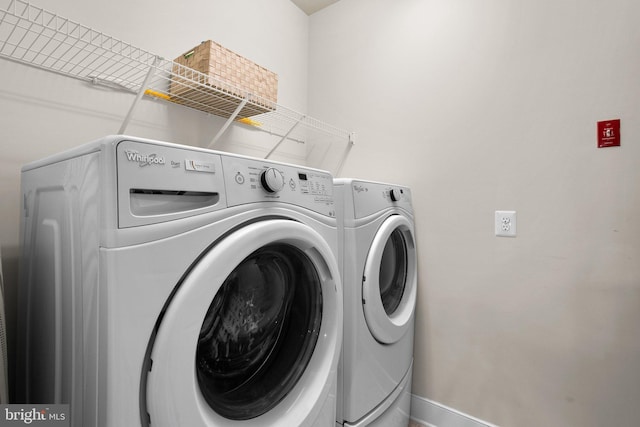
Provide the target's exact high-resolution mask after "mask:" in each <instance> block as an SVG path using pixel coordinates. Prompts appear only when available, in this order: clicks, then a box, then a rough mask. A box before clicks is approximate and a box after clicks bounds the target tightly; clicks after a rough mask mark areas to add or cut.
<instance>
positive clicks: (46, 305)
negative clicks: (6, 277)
mask: <svg viewBox="0 0 640 427" xmlns="http://www.w3.org/2000/svg"><path fill="white" fill-rule="evenodd" d="M98 187H99V154H98V153H92V154H88V155H85V156H81V157H77V158H73V159H70V160H67V161H63V162H59V163H53V164H50V165H48V166H46V167H41V168H36V169H31V170H28V171H25V172H23V175H22V190H23V197H24V202H23V209H22V217H21V221H22V226H21V228H22V231H23V236H22V246H23V259H22V260H21V276H20V277H21V279H20V281H21V283H20V289H19V304H20V307H21V310H24V316H22V317H21V318H20V319H19V331H20V332H19V335H20V336H24V339H23V338H20V341H19V343H18V347H19V348H18V354H19V359H20V360H21V362H19V363H22V365H20V366H18V370H19V374H18V375H19V378H21V380H20V381H21V384H20V387H23V389H20V388H19V390H18V394H19V396H20V397H24V398H25V399H26V401H28V402H43V403H68V404H70V408H71V418H72V420H73V422H74V425H78V426H79V425H83V417H84V416H85V415H86V414H84V413H83V408H84V407H85V406H84V405H83V401H84V399H85V398H87V399H88V400H87V401H90V399H91V396H92V394H93V395H95V391H93V390H91V389H86V388H85V387H86V386H87V382H86V376H85V374H86V372H85V363H86V362H87V361H86V360H85V359H84V358H83V355H84V354H88V353H89V352H87V349H86V347H85V346H86V345H88V341H85V340H84V337H85V336H86V335H87V334H86V332H85V331H84V327H85V325H84V324H83V319H82V316H83V305H82V302H83V299H84V298H85V295H84V288H83V285H84V284H86V285H87V286H88V287H92V286H95V285H96V281H97V263H98V261H97V250H98V244H97V242H98V238H99V231H98V230H99V218H98V212H99V203H100V202H99V191H98ZM87 412H91V410H90V409H89V410H88V411H87Z"/></svg>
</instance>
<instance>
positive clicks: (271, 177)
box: [260, 168, 284, 193]
mask: <svg viewBox="0 0 640 427" xmlns="http://www.w3.org/2000/svg"><path fill="white" fill-rule="evenodd" d="M260 183H262V187H263V188H264V189H265V190H266V191H267V192H269V193H277V192H278V191H280V190H282V189H283V188H284V177H283V176H282V174H281V173H280V171H279V170H278V169H276V168H267V169H265V170H264V172H262V175H260Z"/></svg>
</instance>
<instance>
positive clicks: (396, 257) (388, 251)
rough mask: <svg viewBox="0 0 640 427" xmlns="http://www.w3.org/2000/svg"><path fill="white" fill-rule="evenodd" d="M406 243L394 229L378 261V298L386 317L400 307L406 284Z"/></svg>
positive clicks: (402, 235)
mask: <svg viewBox="0 0 640 427" xmlns="http://www.w3.org/2000/svg"><path fill="white" fill-rule="evenodd" d="M407 256H408V255H407V242H406V241H405V238H404V234H403V233H402V232H401V231H400V230H398V229H395V230H393V231H392V232H391V235H390V236H389V238H388V239H387V243H386V244H385V245H384V249H383V251H382V259H381V260H380V273H379V276H380V279H379V282H380V283H379V286H380V297H381V298H382V306H383V307H384V311H385V313H387V315H388V316H392V315H393V313H395V312H396V310H397V309H398V307H399V306H400V302H401V301H402V296H403V295H404V289H405V284H406V282H407Z"/></svg>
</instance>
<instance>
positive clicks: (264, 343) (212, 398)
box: [141, 219, 342, 427]
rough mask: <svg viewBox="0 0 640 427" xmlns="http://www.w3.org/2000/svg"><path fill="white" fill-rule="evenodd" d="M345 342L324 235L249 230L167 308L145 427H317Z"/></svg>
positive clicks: (275, 222)
mask: <svg viewBox="0 0 640 427" xmlns="http://www.w3.org/2000/svg"><path fill="white" fill-rule="evenodd" d="M341 333H342V297H341V293H340V280H339V271H338V266H337V262H336V260H335V257H334V255H333V253H332V251H331V248H330V247H329V246H328V244H327V243H326V241H325V240H324V239H323V238H322V237H321V236H320V234H318V233H317V232H316V231H314V230H313V229H312V228H310V227H308V226H306V225H303V224H301V223H299V222H295V221H291V220H280V219H272V220H265V221H260V222H256V223H253V224H250V225H247V226H244V227H242V228H240V229H239V230H237V231H235V232H233V233H231V234H230V235H228V236H227V237H225V238H224V239H222V240H220V241H219V242H217V243H216V244H215V245H213V246H212V247H211V248H210V249H209V250H208V252H206V253H205V254H203V256H202V257H201V258H200V260H199V261H198V262H197V263H195V265H194V266H193V268H191V269H190V271H189V272H188V273H187V274H186V275H185V277H184V279H183V280H182V281H181V283H180V284H179V286H178V287H177V289H176V291H175V292H174V295H173V297H172V298H171V300H170V302H169V303H168V305H167V307H166V310H165V312H164V315H163V316H162V319H161V321H160V323H159V327H158V328H157V334H156V335H155V339H152V341H153V344H152V346H153V348H152V351H151V356H150V359H151V360H150V361H149V365H150V366H149V372H148V373H147V378H146V380H145V379H144V378H143V388H142V390H143V393H146V404H147V409H146V411H144V412H148V414H141V416H142V418H143V424H145V422H146V423H149V422H150V424H151V425H152V426H154V427H156V426H167V427H175V426H189V427H200V426H202V427H204V426H206V427H217V426H225V427H228V426H231V425H236V424H238V425H242V426H260V427H265V426H276V425H277V426H283V425H291V426H294V425H307V424H311V423H312V421H313V420H314V419H315V418H316V417H318V414H319V412H320V409H321V407H322V406H323V404H324V402H325V400H326V398H327V396H328V395H329V392H330V391H331V388H332V387H333V385H334V381H335V380H333V376H334V375H336V366H337V360H338V357H339V348H340V346H339V344H340V342H341V340H342V336H341ZM145 387H146V392H145V391H144V390H145ZM142 398H143V399H144V396H142ZM145 418H147V420H146V421H145ZM149 420H150V421H149Z"/></svg>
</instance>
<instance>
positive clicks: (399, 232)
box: [362, 215, 417, 344]
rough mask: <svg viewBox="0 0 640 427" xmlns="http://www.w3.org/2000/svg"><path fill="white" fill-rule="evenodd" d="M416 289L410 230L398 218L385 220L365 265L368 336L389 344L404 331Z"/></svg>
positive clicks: (411, 231)
mask: <svg viewBox="0 0 640 427" xmlns="http://www.w3.org/2000/svg"><path fill="white" fill-rule="evenodd" d="M416 288H417V271H416V249H415V240H414V237H413V226H412V224H411V223H410V222H409V220H408V219H407V218H406V217H404V216H401V215H392V216H390V217H389V218H387V219H386V220H385V221H384V222H383V223H382V225H381V226H380V228H379V229H378V231H377V233H376V235H375V237H374V239H373V242H372V244H371V248H370V249H369V254H368V255H367V259H366V262H365V270H364V280H363V283H362V298H363V310H364V314H365V319H366V321H367V325H368V327H369V330H370V331H371V334H372V335H373V336H374V337H375V338H376V339H377V340H378V341H380V342H382V343H385V344H392V343H394V342H396V341H398V340H399V339H400V338H401V337H402V335H403V334H404V333H405V332H406V331H407V330H408V328H409V327H410V324H411V318H412V316H413V312H414V310H415V304H416Z"/></svg>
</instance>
